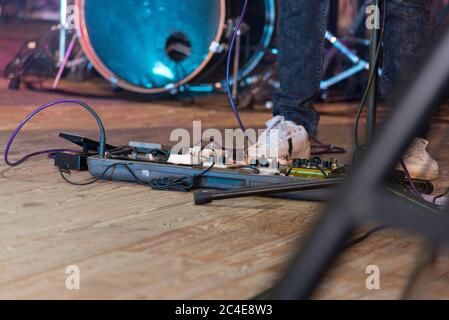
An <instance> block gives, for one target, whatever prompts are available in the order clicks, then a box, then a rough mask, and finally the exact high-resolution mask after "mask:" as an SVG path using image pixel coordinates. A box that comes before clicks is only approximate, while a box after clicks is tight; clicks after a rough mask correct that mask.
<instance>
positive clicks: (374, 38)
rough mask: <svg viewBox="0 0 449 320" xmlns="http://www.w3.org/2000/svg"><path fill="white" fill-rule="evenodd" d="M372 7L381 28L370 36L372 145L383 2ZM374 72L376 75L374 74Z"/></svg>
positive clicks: (368, 123)
mask: <svg viewBox="0 0 449 320" xmlns="http://www.w3.org/2000/svg"><path fill="white" fill-rule="evenodd" d="M371 4H372V5H374V6H376V7H377V10H378V11H377V13H378V18H379V28H377V26H376V28H373V29H372V30H371V36H370V52H369V63H370V78H371V77H373V81H372V84H371V87H370V88H369V94H368V100H367V106H368V115H367V121H366V141H367V143H368V144H371V143H372V142H373V139H374V135H375V133H376V120H377V93H378V87H379V72H378V70H379V59H378V58H379V57H380V50H381V49H380V45H381V44H380V41H381V39H380V38H381V37H380V33H381V32H380V30H381V29H382V18H381V17H382V10H384V9H385V8H383V4H382V0H373V1H372V2H371ZM378 49H379V50H378ZM373 72H374V74H373Z"/></svg>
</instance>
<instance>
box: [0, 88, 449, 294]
mask: <svg viewBox="0 0 449 320" xmlns="http://www.w3.org/2000/svg"><path fill="white" fill-rule="evenodd" d="M6 86H7V83H6V82H5V81H4V80H1V81H0V130H1V136H0V147H1V149H2V154H3V148H4V145H5V143H6V141H7V139H8V137H9V135H10V134H11V132H12V130H13V129H14V128H15V126H16V125H17V124H18V122H19V121H20V120H22V119H23V118H24V117H25V116H26V115H27V114H28V113H29V112H30V111H32V110H33V109H34V108H35V107H36V106H38V105H40V104H43V103H45V102H47V101H49V100H53V99H57V98H61V96H58V95H49V94H42V93H36V92H30V91H26V90H24V91H17V92H12V91H8V90H7V89H6ZM84 100H85V101H86V102H88V103H89V104H90V105H91V106H93V107H94V108H95V109H96V110H97V111H98V112H99V113H100V115H101V117H102V118H103V119H104V122H105V126H106V128H107V133H108V138H109V142H110V143H112V144H117V145H122V144H125V143H127V142H128V141H129V140H131V139H133V140H143V141H159V142H168V140H169V134H170V132H171V130H172V129H173V128H179V127H184V128H191V126H192V121H193V120H202V121H203V124H207V127H216V128H220V129H223V128H226V127H231V128H232V127H235V121H234V119H233V117H232V114H231V112H230V111H229V108H227V107H226V105H225V104H223V103H222V102H221V101H219V100H217V101H200V102H199V103H197V104H195V105H185V104H183V103H180V102H176V101H175V102H159V103H156V102H154V103H149V102H132V101H126V100H111V99H84ZM319 108H320V110H321V111H324V112H334V113H342V114H343V115H341V116H335V115H334V116H326V115H324V116H323V117H322V123H321V127H320V134H319V137H320V138H321V139H322V140H324V141H326V142H330V143H335V144H339V145H344V146H350V142H351V130H352V117H350V116H347V115H345V114H347V113H348V112H349V114H350V115H351V114H352V113H353V111H354V106H352V105H321V106H319ZM269 117H270V114H269V113H268V112H266V111H263V110H259V111H252V112H250V111H245V112H243V119H244V121H245V122H246V123H247V124H248V126H252V127H263V123H264V121H266V120H267V119H268V118H269ZM446 128H447V124H445V123H444V122H442V121H437V122H435V124H434V131H433V134H432V141H433V142H434V143H433V147H432V148H431V150H432V152H433V153H434V155H435V156H436V157H437V159H438V160H439V161H440V164H441V169H442V175H441V178H440V180H439V181H438V190H441V189H443V188H444V186H445V185H446V184H447V181H448V179H447V176H448V172H449V171H448V169H447V168H448V164H449V152H448V151H447V140H448V139H447V130H446ZM59 131H69V132H77V133H81V134H84V135H88V136H91V137H96V136H97V132H96V128H95V123H94V122H93V121H92V120H91V119H90V117H89V115H88V114H87V113H86V112H83V111H82V110H81V109H78V108H77V107H61V108H54V109H53V110H52V111H50V110H48V111H46V112H45V113H43V114H41V115H40V116H38V117H37V118H36V119H35V120H33V122H32V123H30V125H28V126H26V128H25V130H24V132H23V134H21V135H20V137H19V138H18V139H17V141H16V143H15V145H14V147H13V151H12V154H11V156H12V157H13V158H18V157H19V156H20V155H23V154H24V153H26V152H29V151H32V150H38V149H42V148H48V147H64V146H69V145H67V144H65V143H64V142H62V141H60V139H59V138H57V134H58V132H59ZM76 178H79V179H83V178H88V176H87V175H86V174H80V175H79V176H76ZM355 201H356V199H355ZM0 204H1V206H0V298H4V299H16V298H25V299H36V298H44V299H47V298H48V299H59V298H62V299H96V298H100V299H121V298H123V299H155V298H157V299H159V298H163V299H167V298H174V299H201V298H206V299H244V298H250V297H252V296H254V295H256V294H257V293H259V292H261V291H263V290H265V289H267V288H269V287H270V286H271V285H272V284H273V283H274V282H275V281H276V279H278V278H279V277H280V276H281V274H282V271H283V270H284V268H285V266H286V264H287V262H288V260H289V258H290V257H291V256H292V255H293V254H294V252H295V250H296V246H297V244H298V242H301V240H302V239H303V238H304V236H305V235H306V234H307V232H308V231H309V230H310V228H311V227H312V226H313V223H314V222H315V221H316V219H317V218H318V217H319V214H320V212H321V210H322V209H323V207H322V205H320V204H317V203H307V202H294V201H287V200H273V199H265V198H248V199H242V200H239V201H235V200H232V201H221V202H217V203H214V204H212V205H209V206H202V207H196V206H194V205H193V203H192V194H189V193H176V192H157V191H152V190H149V189H148V188H146V187H142V186H139V185H135V184H131V183H116V182H115V183H114V182H99V183H97V184H95V185H92V186H88V187H74V186H71V185H68V184H66V183H64V182H63V181H62V180H61V178H60V177H59V175H58V172H57V171H56V170H55V168H54V167H53V166H52V163H51V160H49V159H46V158H38V159H35V160H31V161H29V162H27V163H25V164H24V165H22V166H20V167H17V168H13V169H10V168H7V167H6V166H5V165H4V164H3V163H2V164H1V165H0ZM362 231H363V230H361V231H360V232H362ZM419 248H420V239H419V238H416V237H413V236H410V235H407V234H405V233H400V232H398V231H392V230H386V231H382V232H379V233H378V234H376V235H374V236H373V237H371V238H370V239H369V240H367V241H364V242H363V243H361V244H359V245H357V246H355V247H353V248H352V249H351V250H349V251H348V252H346V253H345V254H344V255H343V256H342V257H341V259H340V260H339V262H338V265H337V266H336V267H335V268H334V269H333V271H332V273H331V275H329V277H328V278H327V279H326V281H325V282H324V283H323V284H322V286H321V288H320V289H319V290H318V292H317V294H316V298H320V299H396V298H398V297H399V295H400V293H401V290H402V287H403V286H404V284H405V282H406V280H407V277H408V276H409V273H410V271H411V268H412V266H413V263H414V258H415V254H416V253H417V252H418V251H419ZM439 260H440V261H439V263H438V264H437V266H436V267H435V268H434V269H432V270H431V271H430V272H429V277H428V281H427V283H426V285H425V286H424V287H423V289H422V292H421V293H422V294H423V297H426V298H443V299H446V298H449V287H448V286H447V285H448V284H449V276H448V271H449V260H448V259H447V258H446V257H441V258H440V259H439ZM68 265H77V266H79V268H80V271H81V289H80V290H79V291H70V290H67V289H66V288H65V280H66V274H65V270H66V267H67V266H68ZM368 265H377V266H379V268H380V271H381V289H380V290H374V291H371V290H367V289H366V287H365V280H366V277H367V274H365V269H366V267H367V266H368Z"/></svg>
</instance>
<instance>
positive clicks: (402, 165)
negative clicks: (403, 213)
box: [401, 159, 424, 200]
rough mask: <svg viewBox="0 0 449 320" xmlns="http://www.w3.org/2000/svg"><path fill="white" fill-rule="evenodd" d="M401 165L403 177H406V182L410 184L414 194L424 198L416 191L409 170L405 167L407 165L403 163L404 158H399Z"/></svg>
mask: <svg viewBox="0 0 449 320" xmlns="http://www.w3.org/2000/svg"><path fill="white" fill-rule="evenodd" d="M401 167H402V170H404V173H405V177H406V178H407V181H408V183H409V184H410V186H411V187H412V190H413V192H414V193H415V194H416V196H417V197H418V198H420V199H422V200H424V198H423V196H422V195H421V193H420V192H419V191H418V189H416V186H415V184H414V183H413V179H412V176H411V175H410V172H409V171H408V169H407V166H406V165H405V162H404V160H402V159H401Z"/></svg>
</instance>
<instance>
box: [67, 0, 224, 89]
mask: <svg viewBox="0 0 449 320" xmlns="http://www.w3.org/2000/svg"><path fill="white" fill-rule="evenodd" d="M86 1H87V0H76V2H75V5H76V6H77V8H78V9H79V15H78V19H79V21H78V26H79V31H80V36H79V39H80V44H81V47H82V49H83V51H84V53H85V54H86V55H87V58H88V59H89V61H90V62H91V63H92V65H93V66H94V68H95V69H96V70H97V71H98V72H99V73H100V74H101V75H102V76H103V77H104V78H105V79H106V80H108V81H109V82H111V83H112V84H113V85H116V86H118V87H120V88H123V89H126V90H129V91H132V92H137V93H165V92H168V91H169V90H170V89H173V88H179V87H181V86H182V85H184V84H186V83H188V82H190V80H192V79H194V78H195V77H196V76H198V75H199V74H200V72H201V71H203V70H204V68H205V67H206V66H207V65H208V64H209V63H210V61H211V60H212V58H213V57H214V55H215V52H213V51H212V50H209V53H208V54H207V56H206V58H205V59H204V60H203V62H202V63H201V64H200V65H199V66H198V68H197V69H195V70H194V71H193V72H192V73H190V74H189V75H188V76H187V77H185V78H184V79H182V80H181V81H179V82H176V83H172V84H169V85H168V86H165V87H161V88H143V87H139V86H137V85H135V84H132V83H130V82H128V81H126V80H124V79H122V78H120V77H119V76H117V75H116V74H115V73H114V72H112V70H110V69H109V68H108V67H107V66H106V65H105V64H104V63H103V61H102V60H101V59H100V58H99V57H98V55H97V53H96V51H95V49H94V47H93V45H92V42H91V40H90V36H89V30H88V29H87V23H86V17H85V16H86V15H85V12H86V10H85V3H86ZM219 1H220V7H221V10H220V19H219V24H218V26H217V34H216V36H215V39H214V40H213V41H214V42H216V43H220V42H221V39H222V36H223V34H224V30H225V27H226V26H225V20H226V0H219Z"/></svg>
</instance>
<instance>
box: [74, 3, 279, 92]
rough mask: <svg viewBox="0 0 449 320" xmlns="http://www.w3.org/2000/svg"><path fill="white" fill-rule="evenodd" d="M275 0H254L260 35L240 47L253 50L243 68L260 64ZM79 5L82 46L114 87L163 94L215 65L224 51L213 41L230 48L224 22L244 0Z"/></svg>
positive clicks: (269, 35) (270, 31)
mask: <svg viewBox="0 0 449 320" xmlns="http://www.w3.org/2000/svg"><path fill="white" fill-rule="evenodd" d="M274 1H275V0H251V1H250V3H251V2H253V3H254V2H255V3H259V7H260V4H261V3H262V5H263V6H262V7H260V8H258V10H259V11H258V16H260V18H258V19H255V20H254V22H253V23H254V24H260V25H259V26H257V28H258V32H257V34H258V35H257V39H256V40H255V42H254V40H253V44H251V45H250V46H251V47H252V48H255V50H251V48H249V47H246V48H244V49H242V50H246V51H245V52H246V54H247V55H248V52H249V55H250V57H248V58H245V61H244V64H243V68H247V70H246V71H245V73H247V72H249V71H250V69H253V68H254V67H255V66H256V65H257V63H258V61H257V60H259V58H257V55H260V54H261V50H260V49H261V48H262V47H264V46H268V45H269V44H270V42H271V39H272V38H273V33H274V25H275V22H273V23H272V24H270V23H268V25H267V22H269V21H271V20H273V21H275V17H274V16H273V17H271V16H272V14H273V13H272V12H271V11H272V10H271V9H270V10H268V9H269V8H268V6H271V5H272V6H275V4H274ZM230 3H233V4H232V5H230ZM76 4H77V5H78V7H79V8H80V16H79V17H80V20H79V25H80V38H81V45H82V47H83V50H84V51H85V53H86V55H87V57H88V58H89V60H90V61H91V63H92V64H93V66H94V67H95V69H96V70H97V71H98V72H99V73H100V74H101V75H102V76H104V77H105V78H106V79H107V80H109V81H110V82H111V83H112V84H113V85H115V86H118V87H122V88H124V89H126V90H130V91H134V92H141V93H161V92H167V91H170V90H172V89H174V88H177V87H179V86H181V85H184V84H186V83H189V82H192V81H195V78H199V77H200V76H201V73H205V72H206V69H208V68H211V65H216V64H217V61H219V60H220V59H218V58H217V56H218V55H223V54H224V53H223V52H222V53H219V52H216V51H214V50H211V48H212V47H213V45H214V44H222V45H223V46H224V47H226V41H227V36H226V33H227V32H226V22H227V20H228V19H233V18H235V17H234V15H235V14H237V15H238V11H236V10H237V9H236V8H237V7H241V6H242V4H243V2H242V1H240V0H238V1H236V0H229V1H226V0H114V1H111V0H77V1H76ZM236 4H237V5H236ZM267 4H268V6H267ZM270 4H271V5H270ZM249 9H251V7H250V8H249ZM248 14H251V11H249V13H248ZM258 20H260V22H259V21H258ZM250 27H251V28H252V26H250ZM254 27H256V26H254ZM259 34H260V35H259ZM242 43H245V42H242ZM260 59H262V57H260ZM218 70H219V69H217V72H221V71H218Z"/></svg>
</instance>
